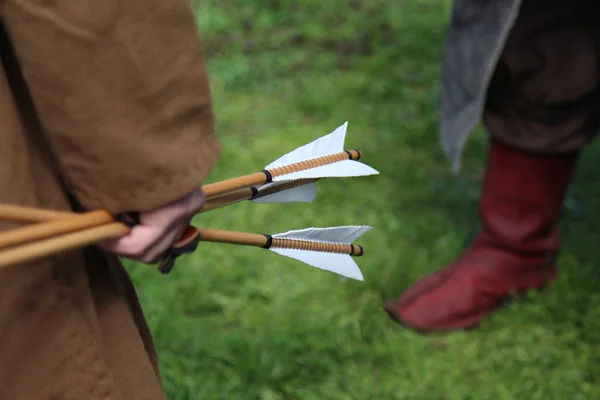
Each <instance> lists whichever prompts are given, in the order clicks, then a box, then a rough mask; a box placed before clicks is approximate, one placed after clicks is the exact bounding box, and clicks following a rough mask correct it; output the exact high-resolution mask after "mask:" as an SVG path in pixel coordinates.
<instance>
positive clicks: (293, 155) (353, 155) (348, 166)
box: [202, 122, 379, 199]
mask: <svg viewBox="0 0 600 400" xmlns="http://www.w3.org/2000/svg"><path fill="white" fill-rule="evenodd" d="M347 127H348V122H345V123H344V124H343V125H341V126H339V127H338V128H337V129H336V130H334V131H333V132H331V133H330V134H328V135H325V136H323V137H320V138H319V139H317V140H314V141H312V142H310V143H308V144H306V145H304V146H301V147H299V148H297V149H296V150H294V151H291V152H289V153H287V154H285V155H283V156H282V157H280V158H278V159H277V160H275V161H273V162H272V163H270V164H269V165H267V166H266V167H265V168H264V170H262V171H260V172H255V173H253V174H250V175H244V176H240V177H237V178H233V179H227V180H224V181H220V182H216V183H211V184H207V185H204V186H202V190H203V191H204V194H205V195H206V197H207V198H209V199H210V198H213V197H217V196H220V195H223V194H225V193H228V192H231V191H234V190H238V189H242V188H246V187H249V186H257V185H263V184H266V183H271V182H281V181H290V180H295V179H315V178H332V177H353V176H354V177H355V176H366V175H377V174H379V172H378V171H377V170H375V169H373V168H371V167H370V166H368V165H366V164H363V163H361V162H359V161H357V160H358V159H359V158H360V157H361V152H360V151H358V150H349V151H346V150H344V142H345V140H346V129H347Z"/></svg>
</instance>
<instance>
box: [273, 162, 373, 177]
mask: <svg viewBox="0 0 600 400" xmlns="http://www.w3.org/2000/svg"><path fill="white" fill-rule="evenodd" d="M377 174H379V172H378V171H377V170H376V169H374V168H371V167H369V166H368V165H366V164H363V163H361V162H358V161H354V160H343V161H338V162H336V163H333V164H328V165H322V166H320V167H316V168H311V169H307V170H304V171H298V172H292V173H289V174H285V175H280V176H277V177H274V178H273V182H279V181H287V180H291V179H307V178H340V177H351V176H365V175H377Z"/></svg>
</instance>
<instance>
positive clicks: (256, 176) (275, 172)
mask: <svg viewBox="0 0 600 400" xmlns="http://www.w3.org/2000/svg"><path fill="white" fill-rule="evenodd" d="M360 157H361V152H360V151H358V150H349V151H342V152H339V153H334V154H330V155H327V156H323V157H316V158H313V159H310V160H306V161H299V162H296V163H293V164H289V165H284V166H281V167H276V168H272V169H269V170H266V171H261V172H255V173H253V174H250V175H245V176H240V177H237V178H232V179H227V180H224V181H220V182H215V183H209V184H208V185H204V186H202V190H203V191H204V195H205V196H206V198H208V199H210V198H212V197H216V196H220V195H223V194H225V193H228V192H231V191H234V190H237V189H242V188H245V187H249V186H257V185H263V184H265V183H269V182H270V178H269V175H270V176H271V177H272V178H277V177H281V176H283V175H287V174H291V173H294V172H300V171H306V170H308V169H312V168H317V167H321V166H324V165H329V164H334V163H336V162H339V161H343V160H358V159H359V158H360Z"/></svg>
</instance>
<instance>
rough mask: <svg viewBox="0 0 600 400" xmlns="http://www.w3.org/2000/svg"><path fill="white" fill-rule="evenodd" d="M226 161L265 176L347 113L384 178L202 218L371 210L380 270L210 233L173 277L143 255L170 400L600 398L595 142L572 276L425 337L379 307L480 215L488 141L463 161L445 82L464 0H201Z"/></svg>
mask: <svg viewBox="0 0 600 400" xmlns="http://www.w3.org/2000/svg"><path fill="white" fill-rule="evenodd" d="M193 3H194V7H195V8H196V11H197V18H198V24H199V27H200V35H201V37H202V40H203V43H204V49H205V53H206V56H207V62H208V66H209V71H210V79H211V86H212V91H213V94H214V101H215V113H216V116H217V134H218V136H219V138H220V141H221V143H222V147H223V152H222V158H221V160H220V162H219V165H218V167H217V168H216V169H215V170H214V172H213V173H212V174H211V176H210V177H209V180H208V182H207V183H209V182H214V181H217V180H220V179H226V178H231V177H234V176H238V175H244V174H248V173H252V172H255V171H258V170H260V169H262V168H263V167H264V166H265V165H267V164H268V163H270V162H271V161H273V160H275V159H276V158H278V157H280V156H281V155H283V154H284V153H286V152H288V151H291V150H293V149H295V148H296V147H298V146H300V145H303V144H305V143H308V142H310V141H312V140H314V139H316V138H318V137H320V136H323V135H325V134H328V133H330V132H331V131H333V130H334V129H335V128H337V127H338V126H339V125H341V124H343V123H344V122H345V121H348V122H349V126H348V133H347V139H346V145H347V147H348V148H359V149H360V150H362V151H363V154H364V155H363V161H364V162H366V163H367V164H369V165H371V166H373V167H374V168H376V169H377V170H379V172H380V175H378V176H374V177H364V178H352V179H328V180H326V181H322V182H319V183H318V191H319V194H318V197H317V200H316V201H315V202H314V203H313V204H270V205H261V204H251V203H249V202H245V203H240V204H237V205H233V206H230V207H226V208H224V209H220V210H216V211H212V212H210V213H207V214H205V215H201V216H198V217H197V218H196V219H195V221H194V222H195V224H196V225H198V226H203V227H212V228H220V229H228V230H239V231H246V232H255V233H279V232H285V231H288V230H292V229H301V228H306V227H313V226H314V227H326V226H336V225H353V224H365V225H371V226H373V227H374V228H375V229H374V230H373V231H371V232H369V233H367V234H366V235H365V236H363V237H362V238H361V240H360V242H361V244H363V245H364V246H365V248H366V256H365V257H363V258H361V259H358V260H357V261H358V263H359V265H360V267H361V269H362V271H363V273H364V275H365V282H358V281H353V280H347V279H342V278H340V277H339V276H337V275H335V274H333V273H329V272H326V271H321V270H318V269H315V268H312V267H309V266H307V265H305V264H303V263H300V262H298V261H295V260H291V259H287V258H284V257H281V256H279V255H277V254H275V253H272V252H269V251H265V250H262V249H258V248H248V247H241V246H231V245H226V244H216V243H203V244H201V246H200V247H199V249H198V251H197V252H196V253H195V254H193V255H190V256H185V257H183V258H182V259H181V260H180V261H179V262H178V264H177V266H176V269H175V270H174V271H173V273H172V274H170V275H168V276H161V275H160V274H158V273H155V272H154V271H153V270H152V269H148V267H144V266H141V265H128V269H129V270H130V271H131V273H132V275H133V277H134V280H135V283H136V286H137V288H138V290H139V294H140V297H141V301H142V305H143V306H144V309H145V312H146V314H147V317H148V319H149V322H150V325H151V329H152V331H153V333H154V335H155V339H156V343H157V346H158V351H159V356H160V360H161V368H162V374H163V377H164V384H165V386H166V389H167V392H168V394H169V398H170V399H173V400H175V399H264V400H272V399H307V400H312V399H319V400H329V399H332V400H333V399H336V400H337V399H340V400H342V399H358V400H368V399H381V400H387V399H390V400H392V399H417V400H421V399H423V400H425V399H427V400H436V399H439V400H450V399H452V400H454V399H461V400H466V399H477V400H480V399H481V400H484V399H531V400H533V399H544V400H551V399H561V400H565V399H572V400H575V399H598V398H600V383H599V381H600V293H599V288H600V278H599V273H600V272H599V271H600V265H598V264H600V251H599V246H598V240H599V239H600V234H599V233H598V227H600V217H599V213H598V211H600V208H599V205H600V203H599V201H600V186H599V185H598V184H597V182H598V180H599V178H600V171H599V170H598V168H597V159H598V155H599V149H598V146H597V145H595V146H593V147H592V148H590V149H588V150H587V151H586V153H585V154H584V157H583V160H582V162H581V166H580V168H579V171H578V173H577V177H576V180H575V184H574V185H573V187H572V189H571V192H570V194H569V196H568V200H567V206H566V211H565V216H564V218H563V220H562V225H561V227H562V230H563V232H564V240H565V242H564V246H563V249H562V252H561V254H560V257H559V263H560V267H561V275H560V276H559V279H558V280H557V282H556V284H554V285H553V286H552V287H551V288H550V289H549V290H547V291H545V292H543V293H533V294H531V295H529V296H528V297H527V298H526V299H524V300H523V301H521V302H518V303H513V304H511V305H509V306H507V307H506V308H505V309H504V310H503V311H502V312H500V313H498V314H496V315H494V316H493V318H491V319H489V320H487V321H486V322H485V323H484V324H483V325H482V326H481V327H480V329H478V330H475V331H470V332H460V333H453V334H450V335H435V336H420V335H419V334H416V333H414V332H411V331H409V330H406V329H404V328H402V327H400V326H399V325H397V324H395V323H394V322H392V321H391V320H389V318H388V317H387V315H386V314H385V312H384V311H383V310H382V307H381V305H382V302H383V301H384V300H386V299H389V298H391V297H396V296H399V295H400V294H401V293H402V292H403V291H404V290H405V289H407V288H408V287H409V286H410V285H411V284H412V283H413V282H414V281H416V280H417V279H418V278H420V277H422V276H423V275H425V274H427V273H430V272H432V271H434V270H436V269H438V268H440V267H441V266H442V265H443V264H444V263H446V262H449V261H451V260H453V259H454V258H455V257H456V256H457V255H458V254H459V253H460V251H461V250H462V249H463V247H464V246H465V245H466V244H467V243H468V241H469V239H470V237H471V236H472V235H473V234H474V233H475V232H476V230H477V229H478V228H479V223H478V220H477V204H478V198H479V190H480V181H481V174H482V172H483V165H484V164H483V163H484V155H485V154H484V150H485V142H486V137H485V134H484V133H483V131H482V130H481V129H479V130H478V132H477V133H476V134H475V135H474V136H473V138H472V139H471V140H470V141H469V144H468V147H467V151H466V154H465V157H464V167H463V171H462V172H461V173H460V174H458V175H455V174H453V172H452V169H451V165H450V162H449V161H448V160H447V159H446V158H445V157H444V156H443V154H442V151H441V148H440V146H439V139H438V125H437V95H438V81H439V73H440V57H441V51H442V46H443V42H444V35H445V29H446V26H447V23H448V18H449V13H450V11H451V6H452V4H451V2H450V1H449V0H402V1H384V0H369V1H367V0H347V1H340V0H327V1H319V0H294V1H292V0H253V1H248V0H244V1H241V0H237V1H234V0H219V1H217V0H198V1H194V2H193Z"/></svg>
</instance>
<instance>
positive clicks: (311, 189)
mask: <svg viewBox="0 0 600 400" xmlns="http://www.w3.org/2000/svg"><path fill="white" fill-rule="evenodd" d="M271 185H274V183H268V184H266V185H263V186H261V187H259V188H258V192H259V193H260V191H261V190H264V189H266V188H268V187H269V186H271ZM316 197H317V185H316V184H315V182H310V183H306V184H304V185H301V186H296V187H293V188H291V189H285V190H282V191H280V192H275V193H272V194H268V195H266V196H261V197H257V198H255V199H252V200H251V201H253V202H255V203H260V204H268V203H292V202H303V203H312V202H313V201H314V200H315V198H316Z"/></svg>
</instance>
